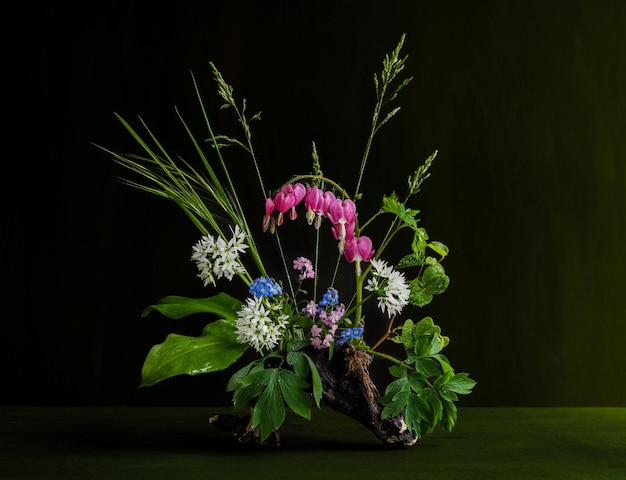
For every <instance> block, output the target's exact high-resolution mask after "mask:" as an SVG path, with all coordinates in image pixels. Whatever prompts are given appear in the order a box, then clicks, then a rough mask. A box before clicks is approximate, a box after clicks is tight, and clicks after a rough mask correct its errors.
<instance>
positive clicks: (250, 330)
mask: <svg viewBox="0 0 626 480" xmlns="http://www.w3.org/2000/svg"><path fill="white" fill-rule="evenodd" d="M270 314H271V309H269V308H266V306H265V304H264V300H263V298H257V297H250V298H247V299H246V303H245V304H244V305H243V306H242V307H241V308H240V309H239V311H238V312H237V329H236V330H235V333H236V334H237V341H239V342H240V343H247V344H249V345H250V346H252V347H253V348H254V349H255V350H256V351H257V352H259V353H260V352H261V351H262V350H263V349H266V350H271V349H272V348H274V347H275V346H276V345H278V342H279V341H280V338H281V335H282V332H283V331H284V329H285V328H286V327H287V325H288V322H287V319H288V318H289V317H288V316H287V315H279V316H278V317H276V318H272V316H270Z"/></svg>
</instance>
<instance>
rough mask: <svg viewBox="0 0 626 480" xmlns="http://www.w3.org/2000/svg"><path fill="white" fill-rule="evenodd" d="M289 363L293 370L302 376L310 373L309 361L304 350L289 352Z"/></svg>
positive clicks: (304, 376)
mask: <svg viewBox="0 0 626 480" xmlns="http://www.w3.org/2000/svg"><path fill="white" fill-rule="evenodd" d="M287 364H288V365H291V366H292V367H293V371H294V372H296V374H297V375H298V376H299V377H301V378H306V377H307V376H308V375H309V363H308V362H307V360H306V357H305V356H304V353H302V352H288V353H287Z"/></svg>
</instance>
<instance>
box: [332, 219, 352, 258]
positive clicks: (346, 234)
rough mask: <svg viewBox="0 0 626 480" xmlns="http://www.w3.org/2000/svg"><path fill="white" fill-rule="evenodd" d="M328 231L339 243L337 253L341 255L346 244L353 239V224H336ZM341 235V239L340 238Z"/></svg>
mask: <svg viewBox="0 0 626 480" xmlns="http://www.w3.org/2000/svg"><path fill="white" fill-rule="evenodd" d="M330 229H331V231H332V232H333V236H334V237H335V240H338V241H339V245H338V247H339V253H343V250H344V248H345V246H346V242H347V241H348V240H351V239H352V237H354V222H353V223H347V224H341V223H336V224H334V225H333V226H332V227H330ZM342 235H343V238H341V237H342Z"/></svg>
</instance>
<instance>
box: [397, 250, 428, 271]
mask: <svg viewBox="0 0 626 480" xmlns="http://www.w3.org/2000/svg"><path fill="white" fill-rule="evenodd" d="M422 265H424V259H423V258H421V259H420V258H418V257H417V256H416V255H415V254H413V253H411V254H409V255H405V256H404V257H402V258H401V259H400V261H399V262H398V263H397V264H396V267H397V268H409V267H421V266H422Z"/></svg>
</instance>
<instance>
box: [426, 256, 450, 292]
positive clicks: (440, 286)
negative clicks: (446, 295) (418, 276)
mask: <svg viewBox="0 0 626 480" xmlns="http://www.w3.org/2000/svg"><path fill="white" fill-rule="evenodd" d="M449 284H450V277H448V276H447V275H446V272H445V270H444V268H443V266H442V265H441V264H440V263H437V264H435V265H429V266H428V267H426V269H425V270H424V274H423V275H422V287H423V288H424V290H426V291H427V292H428V293H430V294H431V295H439V294H440V293H443V292H444V291H445V290H446V288H448V285H449Z"/></svg>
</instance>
